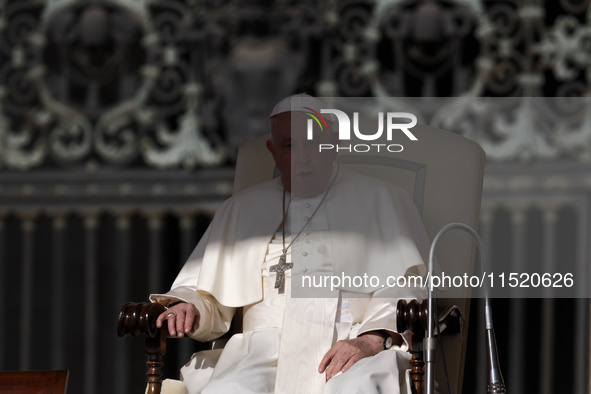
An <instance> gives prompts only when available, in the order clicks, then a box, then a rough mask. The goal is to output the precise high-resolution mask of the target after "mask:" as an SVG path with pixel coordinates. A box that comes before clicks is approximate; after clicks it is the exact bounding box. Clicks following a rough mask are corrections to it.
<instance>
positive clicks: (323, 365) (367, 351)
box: [318, 331, 384, 381]
mask: <svg viewBox="0 0 591 394" xmlns="http://www.w3.org/2000/svg"><path fill="white" fill-rule="evenodd" d="M382 350H384V339H383V338H382V336H381V335H380V334H378V333H377V332H374V331H370V332H367V333H364V334H363V335H361V336H359V337H357V338H354V339H347V340H343V341H338V342H337V343H335V344H334V346H333V347H331V348H330V350H329V351H328V352H327V353H326V354H325V355H324V358H323V359H322V361H321V362H320V366H319V367H318V372H320V373H323V372H325V371H326V380H327V381H328V380H329V379H331V378H332V377H333V376H335V375H336V374H337V373H339V372H345V371H347V370H348V369H349V368H351V367H352V366H353V365H354V364H355V363H356V362H357V361H359V360H361V359H362V358H365V357H371V356H374V355H376V354H378V353H379V352H381V351H382Z"/></svg>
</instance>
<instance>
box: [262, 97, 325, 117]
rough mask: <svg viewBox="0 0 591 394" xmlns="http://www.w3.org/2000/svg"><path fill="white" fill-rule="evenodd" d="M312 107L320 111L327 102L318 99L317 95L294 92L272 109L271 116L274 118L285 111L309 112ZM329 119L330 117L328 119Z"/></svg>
mask: <svg viewBox="0 0 591 394" xmlns="http://www.w3.org/2000/svg"><path fill="white" fill-rule="evenodd" d="M306 107H308V108H312V109H313V110H314V111H317V112H320V109H322V108H326V104H325V103H324V102H322V100H319V99H317V98H316V97H312V96H310V95H309V94H306V93H300V94H294V95H293V96H288V97H286V98H284V99H283V100H281V101H280V102H279V103H278V104H277V105H276V106H275V108H273V111H271V115H269V118H272V117H273V116H275V115H279V114H282V113H284V112H294V111H296V112H308V111H309V109H306ZM327 120H328V119H327Z"/></svg>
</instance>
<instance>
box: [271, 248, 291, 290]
mask: <svg viewBox="0 0 591 394" xmlns="http://www.w3.org/2000/svg"><path fill="white" fill-rule="evenodd" d="M285 253H286V250H285V249H284V250H283V254H282V255H281V256H280V257H279V264H275V265H272V266H271V267H269V271H270V272H277V278H276V279H275V288H276V289H280V290H279V291H280V292H281V291H282V290H283V276H284V274H285V271H287V270H290V269H292V268H293V263H287V257H286V256H285Z"/></svg>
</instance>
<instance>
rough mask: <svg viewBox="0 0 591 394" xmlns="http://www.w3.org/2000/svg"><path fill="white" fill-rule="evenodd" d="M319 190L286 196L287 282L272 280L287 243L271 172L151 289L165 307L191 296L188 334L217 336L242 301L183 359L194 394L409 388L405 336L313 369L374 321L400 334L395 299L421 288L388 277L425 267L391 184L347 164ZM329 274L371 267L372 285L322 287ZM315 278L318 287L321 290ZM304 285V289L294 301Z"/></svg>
mask: <svg viewBox="0 0 591 394" xmlns="http://www.w3.org/2000/svg"><path fill="white" fill-rule="evenodd" d="M322 196H323V194H322V193H321V194H320V195H317V196H314V197H311V198H296V197H292V196H290V195H289V193H287V196H286V205H287V204H289V217H288V221H287V223H286V226H285V245H289V243H290V242H291V240H292V239H293V238H296V239H295V242H294V243H293V245H291V247H290V248H289V254H288V261H292V262H293V263H294V267H293V269H292V270H290V271H288V272H287V275H286V280H285V289H284V291H280V290H278V289H275V288H274V283H275V273H272V272H271V273H270V272H269V268H270V267H271V266H272V265H275V264H276V263H277V262H278V259H279V256H280V254H281V250H282V248H283V246H284V242H283V233H284V231H283V227H282V226H281V222H282V218H283V214H282V212H283V209H284V204H283V202H282V200H283V188H282V187H281V183H280V181H279V179H275V180H273V181H270V182H266V183H263V184H261V185H257V186H254V187H252V188H249V189H246V190H244V191H242V192H240V193H238V194H236V195H235V196H234V197H232V198H230V199H229V200H227V201H226V202H224V203H223V204H222V205H221V206H220V208H219V209H218V211H217V213H216V215H215V217H214V219H213V221H212V223H211V225H210V227H209V228H208V230H207V232H206V233H205V234H204V236H203V238H202V239H201V241H200V242H199V244H198V245H197V247H196V248H195V250H194V251H193V253H192V254H191V256H190V257H189V260H188V261H187V263H186V264H185V266H184V267H183V269H182V270H181V272H180V274H179V276H178V277H177V279H176V280H175V282H174V283H173V286H172V289H171V290H170V291H169V292H168V293H166V294H153V295H151V297H150V299H151V300H152V301H154V302H158V303H161V304H162V305H164V306H167V305H168V304H170V303H172V302H175V301H179V300H182V301H186V302H191V303H193V304H195V306H196V307H197V309H198V310H199V312H200V315H201V320H200V325H199V328H198V329H197V330H196V331H195V332H194V333H192V334H190V336H191V337H192V338H194V339H196V340H200V341H207V340H212V339H215V338H217V337H219V336H220V335H222V334H223V333H225V332H226V331H227V330H228V329H229V327H230V321H231V319H232V317H233V315H234V312H235V308H236V307H241V306H242V307H244V308H243V314H244V315H243V319H244V321H243V333H242V334H236V335H234V336H232V338H231V339H230V340H229V342H228V343H227V344H226V346H225V348H224V350H223V351H221V350H212V351H205V352H200V353H197V354H195V355H194V356H193V358H192V359H191V362H190V363H189V364H187V365H186V366H185V367H183V369H182V371H181V372H182V376H183V379H184V381H185V383H186V385H187V387H188V389H189V392H190V393H191V394H193V393H201V392H203V393H306V394H310V393H319V394H320V393H323V392H331V393H333V392H334V393H338V392H343V393H355V392H360V393H361V392H362V393H372V392H393V391H392V390H393V386H394V387H398V386H399V385H400V386H402V387H403V391H404V390H405V389H406V387H405V386H406V384H405V383H403V381H402V380H400V381H399V373H400V374H402V375H401V376H403V377H404V376H405V371H404V370H399V368H398V365H400V364H401V363H404V364H405V365H407V359H408V355H407V354H406V353H403V351H405V350H407V344H406V343H405V344H404V345H403V346H402V347H400V348H396V349H394V348H392V349H391V350H388V351H383V352H381V353H379V354H378V355H376V356H374V357H369V358H366V359H363V360H361V361H359V362H358V363H357V364H356V365H355V366H354V367H353V368H351V369H350V370H349V371H347V372H346V373H344V374H341V375H339V376H337V377H334V378H332V379H331V380H330V381H329V383H328V384H325V376H324V374H319V373H318V372H317V371H318V365H319V364H320V361H321V359H322V357H323V356H324V354H325V353H326V352H327V351H328V350H329V349H330V347H331V346H332V345H334V343H335V342H336V341H337V340H341V339H348V338H354V337H356V336H357V335H359V334H362V333H364V332H367V331H371V330H388V331H392V332H397V327H396V318H395V316H396V313H395V312H396V304H397V301H398V300H399V299H401V298H406V299H409V298H421V297H423V296H424V291H423V289H417V288H411V287H403V288H401V287H390V286H388V285H387V282H386V280H387V276H391V277H393V278H396V277H400V276H404V275H408V274H423V273H424V261H427V257H428V250H429V240H428V238H427V236H426V233H425V230H424V227H423V225H422V222H421V220H420V217H419V214H418V212H417V211H416V208H415V207H414V205H413V204H412V202H411V201H410V199H409V197H408V195H407V194H406V193H405V192H404V191H403V190H401V189H400V188H398V187H396V186H394V185H391V184H388V183H383V182H381V181H378V180H374V179H371V178H368V177H364V176H361V175H358V174H354V173H348V172H345V171H341V172H340V173H339V174H338V176H337V178H336V180H335V182H334V184H333V186H332V188H331V189H330V190H329V192H328V194H327V195H326V198H325V200H324V202H322V203H321V201H322ZM320 203H321V204H320ZM319 205H320V208H319V209H318V210H317V211H316V208H317V207H318V206H319ZM315 211H316V213H314V212H315ZM302 228H303V230H302V231H301V232H300V230H301V229H302ZM298 233H299V235H298ZM331 276H337V277H340V278H341V279H342V278H343V277H348V278H355V277H358V278H363V277H365V278H368V277H372V276H374V277H379V278H380V282H379V284H378V285H376V282H375V281H374V282H373V283H372V285H371V286H367V287H363V288H360V287H359V281H351V283H344V286H340V287H339V288H338V289H331V288H330V283H331V281H330V278H331ZM312 277H315V279H316V281H312V280H311V279H310V278H312ZM324 277H327V278H329V281H328V282H326V283H327V286H326V287H324V286H322V287H320V288H319V287H318V286H317V285H318V284H319V283H320V282H321V280H322V278H324ZM306 278H307V279H306ZM302 283H304V284H305V285H307V286H308V287H304V288H302V286H301V284H302ZM332 283H336V282H332ZM310 284H312V286H311V285H310ZM363 284H364V285H367V284H368V283H367V280H366V281H365V282H364V283H363ZM390 284H391V282H390ZM314 285H315V286H314ZM382 285H384V286H382ZM292 287H293V289H292ZM296 287H297V288H298V289H297V290H296ZM292 290H293V291H292ZM302 293H304V294H306V295H308V296H310V295H311V296H313V298H301V297H300V295H301V294H302ZM403 337H404V335H403ZM401 351H402V352H401ZM376 385H377V386H378V387H377V388H375V386H376ZM372 386H373V387H372Z"/></svg>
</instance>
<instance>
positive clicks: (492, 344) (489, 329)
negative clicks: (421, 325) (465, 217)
mask: <svg viewBox="0 0 591 394" xmlns="http://www.w3.org/2000/svg"><path fill="white" fill-rule="evenodd" d="M456 228H457V229H460V230H463V231H465V232H467V233H468V234H469V235H471V236H472V238H474V240H475V241H476V245H477V246H478V250H479V252H480V264H481V269H482V272H486V270H485V268H486V261H485V256H484V247H483V245H482V240H481V239H480V237H479V236H478V234H477V233H476V231H474V230H473V229H472V228H471V227H470V226H468V225H466V224H463V223H450V224H448V225H446V226H445V227H443V228H442V229H441V230H439V232H438V233H437V235H436V236H435V238H434V239H433V242H432V243H431V249H430V250H429V267H428V269H429V276H430V277H431V278H433V274H434V268H433V266H434V264H433V260H434V255H435V247H436V246H437V243H438V242H439V239H440V238H441V237H442V236H443V234H445V233H446V232H447V231H449V230H451V229H456ZM432 283H433V282H432V279H431V284H432ZM431 284H429V286H428V287H429V288H428V294H429V301H428V302H429V303H428V306H429V313H428V316H427V318H428V326H427V337H426V338H425V339H423V351H424V359H425V364H426V365H427V368H426V369H427V372H426V374H427V379H426V383H427V384H426V391H425V392H426V394H433V393H434V381H435V379H434V377H435V375H434V374H435V354H436V347H437V342H436V340H435V338H434V337H433V330H434V327H435V317H434V316H433V311H434V308H433V305H434V304H433V303H434V302H436V298H437V289H435V291H434V289H433V287H432V286H431ZM483 289H484V300H485V307H484V318H485V325H486V326H485V327H486V353H487V360H488V372H489V380H488V388H487V393H488V394H504V393H506V392H507V390H506V389H505V381H504V380H503V375H502V374H501V368H500V367H499V357H498V352H497V341H496V338H495V330H494V328H493V320H492V308H491V306H490V299H489V296H488V286H486V284H485V285H484V286H483ZM434 293H435V295H434Z"/></svg>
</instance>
